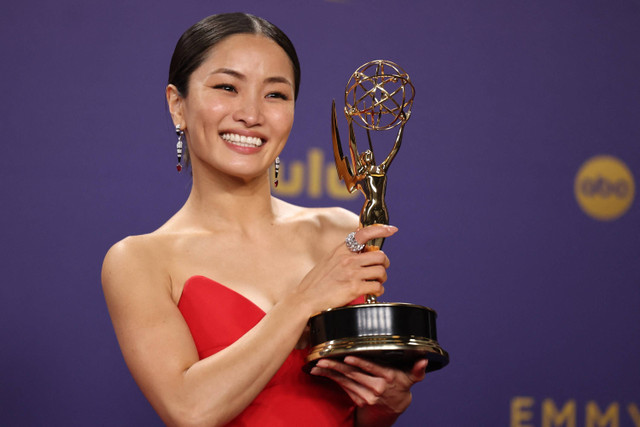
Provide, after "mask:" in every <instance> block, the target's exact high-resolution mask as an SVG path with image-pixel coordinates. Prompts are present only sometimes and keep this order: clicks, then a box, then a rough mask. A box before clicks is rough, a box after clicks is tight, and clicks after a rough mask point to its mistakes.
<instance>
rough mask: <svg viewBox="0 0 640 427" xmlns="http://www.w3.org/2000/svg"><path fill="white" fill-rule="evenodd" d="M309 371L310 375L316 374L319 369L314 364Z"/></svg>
mask: <svg viewBox="0 0 640 427" xmlns="http://www.w3.org/2000/svg"><path fill="white" fill-rule="evenodd" d="M309 373H310V374H311V375H318V373H320V369H319V368H316V367H315V366H314V367H313V368H311V370H310V371H309Z"/></svg>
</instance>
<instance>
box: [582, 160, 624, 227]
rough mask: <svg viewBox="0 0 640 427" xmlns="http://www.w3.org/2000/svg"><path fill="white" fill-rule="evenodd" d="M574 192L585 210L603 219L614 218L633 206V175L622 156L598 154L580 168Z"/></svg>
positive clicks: (594, 216)
mask: <svg viewBox="0 0 640 427" xmlns="http://www.w3.org/2000/svg"><path fill="white" fill-rule="evenodd" d="M574 193H575V196H576V200H577V201H578V205H580V208H582V210H583V211H584V213H586V214H587V215H589V216H590V217H592V218H595V219H597V220H600V221H613V220H614V219H618V218H620V217H621V216H622V215H624V214H625V212H627V210H629V207H631V203H632V202H633V196H634V193H635V185H634V182H633V175H631V171H630V170H629V168H627V165H625V164H624V163H623V162H622V161H621V160H619V159H617V158H615V157H613V156H605V155H602V156H595V157H592V158H590V159H589V160H587V161H586V162H584V164H583V165H582V166H581V167H580V170H578V174H577V175H576V180H575V183H574Z"/></svg>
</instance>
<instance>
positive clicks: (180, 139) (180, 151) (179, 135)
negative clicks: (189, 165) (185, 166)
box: [176, 125, 184, 172]
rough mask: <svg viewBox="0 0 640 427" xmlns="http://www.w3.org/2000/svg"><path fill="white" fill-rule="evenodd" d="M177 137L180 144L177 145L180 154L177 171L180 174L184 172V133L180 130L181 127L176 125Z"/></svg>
mask: <svg viewBox="0 0 640 427" xmlns="http://www.w3.org/2000/svg"><path fill="white" fill-rule="evenodd" d="M176 135H178V143H177V144H176V151H177V152H178V164H177V166H176V169H178V172H180V171H181V170H182V137H183V136H184V131H183V130H182V129H180V125H176Z"/></svg>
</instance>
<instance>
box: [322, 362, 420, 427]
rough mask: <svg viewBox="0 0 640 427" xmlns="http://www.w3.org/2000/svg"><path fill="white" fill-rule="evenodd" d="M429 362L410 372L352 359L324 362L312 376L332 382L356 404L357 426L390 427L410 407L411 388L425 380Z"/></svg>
mask: <svg viewBox="0 0 640 427" xmlns="http://www.w3.org/2000/svg"><path fill="white" fill-rule="evenodd" d="M426 366H427V361H426V360H419V361H417V362H416V363H415V364H414V366H413V368H412V369H411V371H409V372H404V371H401V370H398V369H394V368H388V367H383V366H380V365H376V364H375V363H372V362H369V361H367V360H364V359H360V358H357V357H353V356H348V357H346V358H345V360H344V363H341V362H338V361H336V360H330V359H323V360H321V361H319V362H318V364H317V367H315V368H314V369H313V370H312V371H311V373H312V374H315V375H321V376H325V377H328V378H331V379H333V380H334V381H335V382H337V383H338V384H339V385H340V386H341V387H342V388H343V389H344V390H345V392H347V394H348V395H349V396H350V397H351V399H352V400H353V401H354V403H355V404H356V405H358V408H357V411H356V426H369V427H374V426H376V427H377V426H380V427H383V426H390V425H392V424H393V423H394V422H395V421H396V420H397V419H398V417H399V416H400V415H401V414H402V413H403V412H404V411H405V410H406V409H407V408H408V407H409V404H410V403H411V386H413V384H415V383H417V382H419V381H422V380H423V379H424V377H425V368H426Z"/></svg>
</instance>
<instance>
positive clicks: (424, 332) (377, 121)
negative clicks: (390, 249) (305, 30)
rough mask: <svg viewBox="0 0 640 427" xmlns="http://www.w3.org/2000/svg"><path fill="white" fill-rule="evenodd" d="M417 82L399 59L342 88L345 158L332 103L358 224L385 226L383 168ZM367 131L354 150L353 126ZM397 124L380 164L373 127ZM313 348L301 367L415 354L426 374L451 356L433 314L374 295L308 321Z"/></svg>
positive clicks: (375, 64) (365, 69) (406, 359)
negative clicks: (362, 145)
mask: <svg viewBox="0 0 640 427" xmlns="http://www.w3.org/2000/svg"><path fill="white" fill-rule="evenodd" d="M413 97H414V87H413V84H412V83H411V80H409V75H408V74H407V73H405V72H404V71H403V70H402V69H401V68H400V67H399V66H398V65H397V64H395V63H393V62H391V61H386V60H376V61H371V62H368V63H366V64H364V65H362V66H361V67H360V68H358V69H357V70H356V71H355V72H354V73H353V75H352V76H351V78H350V79H349V81H348V83H347V87H346V90H345V109H344V112H345V116H346V118H347V123H348V125H349V151H350V155H351V162H350V163H349V162H347V160H346V159H345V156H344V154H343V151H342V143H341V142H340V135H339V133H338V125H337V119H336V108H335V101H334V103H333V105H332V111H331V132H332V136H333V152H334V156H335V161H336V168H337V170H338V176H339V177H340V178H341V179H342V180H344V182H345V184H346V186H347V189H348V190H349V192H353V191H355V190H356V189H358V190H360V191H361V192H362V193H363V194H364V197H365V204H364V206H363V207H362V210H361V212H360V226H361V227H366V226H368V225H372V224H388V223H389V214H388V211H387V205H386V202H385V192H386V185H387V171H388V169H389V165H390V164H391V162H392V161H393V159H394V157H395V156H396V154H397V153H398V150H399V149H400V144H401V143H402V137H403V131H404V126H405V124H406V123H407V120H409V117H410V115H411V107H412V105H413ZM354 122H355V123H356V124H358V125H359V126H360V127H362V128H364V129H365V130H366V134H367V139H368V145H369V148H368V149H366V150H365V151H363V152H362V153H360V152H359V150H358V146H357V144H356V138H355V132H354V128H353V123H354ZM394 128H398V132H397V135H396V138H395V142H394V144H393V147H392V148H391V150H390V151H389V153H388V154H387V155H386V157H385V158H384V160H383V161H382V162H380V163H377V161H376V155H375V154H374V150H373V146H374V144H373V142H372V139H371V131H374V132H377V131H386V130H391V129H394ZM383 243H384V238H379V239H373V240H371V241H369V242H367V243H366V246H365V248H364V250H378V249H380V248H381V247H382V244H383ZM309 326H310V337H311V338H310V339H311V350H310V352H309V355H308V356H307V359H306V360H307V364H306V366H305V369H306V370H307V371H309V370H310V369H311V368H312V367H313V366H314V365H315V364H316V362H317V361H318V360H320V359H322V358H334V359H343V358H344V357H345V356H348V355H353V356H358V357H363V358H366V359H368V360H371V361H374V362H376V363H380V364H383V365H387V366H394V367H397V368H400V369H410V368H411V366H413V363H414V362H415V361H417V360H418V359H422V358H426V359H428V360H429V364H428V366H427V371H434V370H437V369H440V368H443V367H444V366H446V365H447V364H448V363H449V355H448V354H447V352H446V351H445V350H444V349H443V348H442V347H440V345H439V344H438V342H437V336H436V312H435V311H434V310H432V309H430V308H427V307H423V306H420V305H415V304H408V303H382V302H378V301H377V299H376V297H375V296H374V295H367V296H366V303H365V304H359V305H352V306H346V307H339V308H332V309H329V310H326V311H323V312H322V313H319V314H317V315H315V316H313V317H312V318H311V319H310V320H309Z"/></svg>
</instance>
